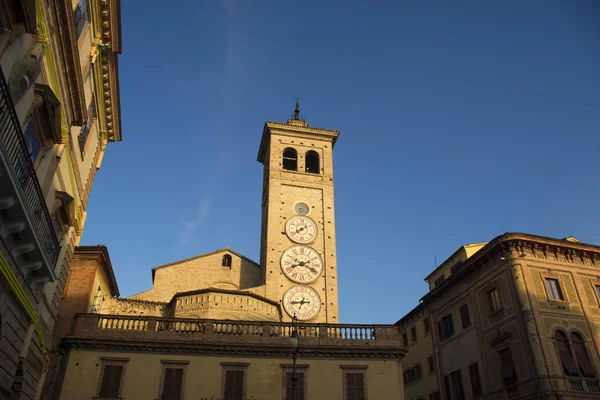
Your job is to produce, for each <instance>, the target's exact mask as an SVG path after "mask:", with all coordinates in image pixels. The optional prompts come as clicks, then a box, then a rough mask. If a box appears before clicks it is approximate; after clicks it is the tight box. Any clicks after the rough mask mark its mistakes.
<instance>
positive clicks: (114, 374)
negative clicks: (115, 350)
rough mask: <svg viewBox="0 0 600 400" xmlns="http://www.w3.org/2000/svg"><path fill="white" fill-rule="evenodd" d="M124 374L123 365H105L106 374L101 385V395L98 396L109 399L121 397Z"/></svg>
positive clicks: (103, 375)
mask: <svg viewBox="0 0 600 400" xmlns="http://www.w3.org/2000/svg"><path fill="white" fill-rule="evenodd" d="M122 374H123V366H122V365H105V366H104V373H103V374H102V383H101V384H100V393H98V396H99V397H107V398H116V397H119V389H120V388H121V376H122Z"/></svg>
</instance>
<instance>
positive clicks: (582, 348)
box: [571, 332, 596, 378]
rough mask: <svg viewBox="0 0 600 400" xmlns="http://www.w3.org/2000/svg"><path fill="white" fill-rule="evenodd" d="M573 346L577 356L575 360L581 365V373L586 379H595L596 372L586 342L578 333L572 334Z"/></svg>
mask: <svg viewBox="0 0 600 400" xmlns="http://www.w3.org/2000/svg"><path fill="white" fill-rule="evenodd" d="M571 346H572V347H573V353H574V354H575V360H576V361H577V365H579V371H580V372H581V374H582V375H583V376H585V377H589V378H592V377H595V376H596V371H595V370H594V366H593V365H592V360H591V359H590V355H589V353H588V351H587V347H586V345H585V341H584V340H583V338H582V337H581V335H579V334H578V333H575V332H573V333H571Z"/></svg>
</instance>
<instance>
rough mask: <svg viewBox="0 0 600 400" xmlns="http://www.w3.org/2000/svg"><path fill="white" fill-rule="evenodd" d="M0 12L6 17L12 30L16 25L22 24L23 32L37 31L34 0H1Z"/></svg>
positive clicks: (33, 33) (34, 32) (32, 32)
mask: <svg viewBox="0 0 600 400" xmlns="http://www.w3.org/2000/svg"><path fill="white" fill-rule="evenodd" d="M0 12H2V14H3V15H4V16H5V17H6V18H7V19H8V21H6V22H7V23H9V24H10V27H11V29H12V30H16V25H22V26H23V28H25V32H27V33H31V34H32V35H35V34H36V33H37V20H36V13H35V0H3V1H0Z"/></svg>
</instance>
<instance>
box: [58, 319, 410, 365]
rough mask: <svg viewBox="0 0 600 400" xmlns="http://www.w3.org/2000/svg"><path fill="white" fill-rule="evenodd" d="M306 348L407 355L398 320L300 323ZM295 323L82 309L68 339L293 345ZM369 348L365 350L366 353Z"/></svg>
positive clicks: (146, 344) (145, 344)
mask: <svg viewBox="0 0 600 400" xmlns="http://www.w3.org/2000/svg"><path fill="white" fill-rule="evenodd" d="M296 327H297V329H298V335H299V336H300V343H301V347H302V352H304V353H305V354H309V353H315V354H317V353H322V352H323V351H325V350H324V349H327V352H328V354H344V356H348V354H354V355H356V356H360V354H361V353H362V354H366V353H368V354H369V357H374V356H377V355H380V356H382V357H386V356H387V357H390V358H392V357H401V356H403V355H404V353H405V351H404V350H403V349H402V348H401V346H400V341H399V335H398V329H397V327H396V326H394V325H345V324H303V323H298V324H296ZM292 328H293V325H292V324H291V323H286V322H271V321H265V322H257V321H229V320H228V321H225V320H200V319H184V318H163V317H142V316H123V315H102V314H77V315H76V316H75V319H74V321H73V327H72V330H71V333H70V334H69V335H68V336H67V337H65V338H64V341H65V343H70V344H71V345H75V346H77V345H81V346H84V347H86V348H89V347H95V346H94V344H95V345H97V346H99V347H105V346H106V345H107V344H109V343H112V345H113V346H112V347H115V346H116V347H119V346H121V347H122V346H125V347H126V348H129V349H131V348H138V347H139V348H143V349H148V348H150V347H152V346H153V344H154V345H156V346H158V345H160V346H161V347H164V346H165V344H168V343H170V344H176V348H177V351H183V350H182V349H185V348H187V349H188V350H187V351H194V348H202V347H204V348H206V347H213V348H214V346H215V345H218V344H222V345H228V346H226V347H229V346H233V345H235V346H237V347H238V348H239V347H240V346H242V347H247V348H248V347H251V348H253V349H255V350H256V351H261V350H259V348H263V350H262V351H264V348H265V347H268V348H270V350H272V351H275V352H277V351H282V350H283V351H289V347H290V345H289V342H290V339H289V338H290V336H291V333H292ZM363 352H364V353H363Z"/></svg>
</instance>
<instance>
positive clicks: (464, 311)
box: [460, 304, 471, 329]
mask: <svg viewBox="0 0 600 400" xmlns="http://www.w3.org/2000/svg"><path fill="white" fill-rule="evenodd" d="M460 319H461V321H462V327H463V329H465V328H468V327H469V326H471V316H470V315H469V305H468V304H463V305H462V306H461V307H460Z"/></svg>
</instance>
